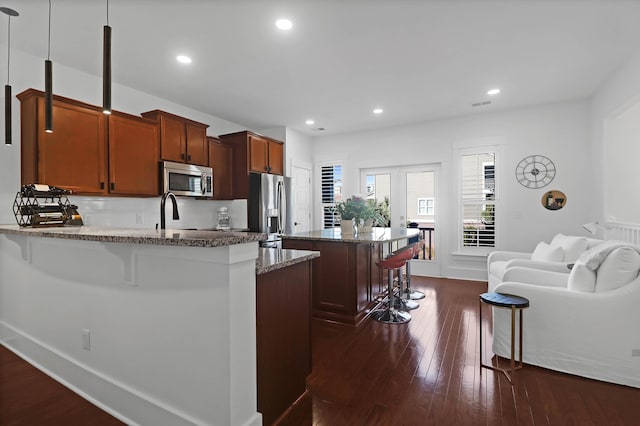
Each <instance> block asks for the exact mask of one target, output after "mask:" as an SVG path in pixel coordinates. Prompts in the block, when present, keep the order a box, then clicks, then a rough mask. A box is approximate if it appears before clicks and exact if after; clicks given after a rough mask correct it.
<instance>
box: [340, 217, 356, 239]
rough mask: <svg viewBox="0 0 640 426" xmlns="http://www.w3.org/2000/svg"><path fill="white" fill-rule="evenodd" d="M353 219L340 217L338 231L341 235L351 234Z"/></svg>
mask: <svg viewBox="0 0 640 426" xmlns="http://www.w3.org/2000/svg"><path fill="white" fill-rule="evenodd" d="M353 227H354V225H353V219H342V220H341V221H340V233H341V234H342V235H353Z"/></svg>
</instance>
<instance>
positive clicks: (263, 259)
mask: <svg viewBox="0 0 640 426" xmlns="http://www.w3.org/2000/svg"><path fill="white" fill-rule="evenodd" d="M319 256H320V252H319V251H309V250H288V249H276V248H261V249H260V251H259V253H258V259H257V260H256V275H260V274H264V273H266V272H271V271H275V270H277V269H280V268H286V267H287V266H291V265H295V264H296V263H300V262H305V261H307V260H311V259H314V258H316V257H319Z"/></svg>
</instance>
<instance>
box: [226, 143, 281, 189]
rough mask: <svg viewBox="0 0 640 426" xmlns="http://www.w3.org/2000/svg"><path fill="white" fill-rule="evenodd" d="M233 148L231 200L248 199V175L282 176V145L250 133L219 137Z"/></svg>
mask: <svg viewBox="0 0 640 426" xmlns="http://www.w3.org/2000/svg"><path fill="white" fill-rule="evenodd" d="M220 140H222V141H223V142H227V143H229V144H231V145H232V146H233V198H248V197H249V173H251V172H253V173H272V174H278V175H282V174H284V167H283V165H284V144H283V143H282V142H280V141H278V140H275V139H271V138H269V137H267V136H262V135H259V134H257V133H253V132H250V131H243V132H236V133H229V134H227V135H220Z"/></svg>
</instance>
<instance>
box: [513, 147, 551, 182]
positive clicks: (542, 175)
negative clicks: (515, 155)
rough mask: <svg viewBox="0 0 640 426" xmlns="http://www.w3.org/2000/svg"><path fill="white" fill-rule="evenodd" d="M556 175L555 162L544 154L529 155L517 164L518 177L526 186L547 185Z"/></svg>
mask: <svg viewBox="0 0 640 426" xmlns="http://www.w3.org/2000/svg"><path fill="white" fill-rule="evenodd" d="M555 175H556V166H555V164H553V161H551V160H549V159H548V158H547V157H545V156H544V155H529V156H527V157H524V158H523V159H522V160H520V162H519V163H518V165H517V166H516V179H518V182H520V184H521V185H522V186H524V187H526V188H534V189H535V188H542V187H543V186H547V185H548V184H549V183H550V182H551V181H552V180H553V178H554V177H555Z"/></svg>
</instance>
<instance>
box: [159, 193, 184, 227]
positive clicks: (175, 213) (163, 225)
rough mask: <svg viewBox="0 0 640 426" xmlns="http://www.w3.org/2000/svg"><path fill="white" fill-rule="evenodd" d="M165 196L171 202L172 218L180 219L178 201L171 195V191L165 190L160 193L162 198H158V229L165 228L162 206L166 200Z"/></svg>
mask: <svg viewBox="0 0 640 426" xmlns="http://www.w3.org/2000/svg"><path fill="white" fill-rule="evenodd" d="M167 198H171V202H172V203H173V220H178V219H180V215H179V214H178V202H177V201H176V196H175V195H173V193H172V192H169V191H167V192H165V193H164V194H162V198H161V199H160V229H166V224H165V218H164V206H165V204H166V202H167Z"/></svg>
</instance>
